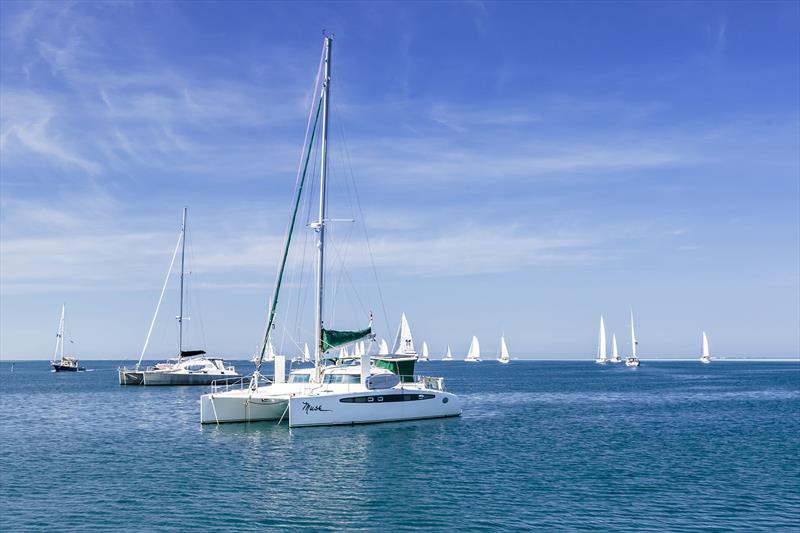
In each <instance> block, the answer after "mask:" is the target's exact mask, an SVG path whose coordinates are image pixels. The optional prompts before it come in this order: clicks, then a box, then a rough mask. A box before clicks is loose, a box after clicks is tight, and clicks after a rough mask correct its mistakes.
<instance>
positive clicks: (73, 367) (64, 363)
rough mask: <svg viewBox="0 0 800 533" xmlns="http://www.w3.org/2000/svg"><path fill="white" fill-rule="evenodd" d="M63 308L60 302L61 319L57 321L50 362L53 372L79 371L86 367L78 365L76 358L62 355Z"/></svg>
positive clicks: (64, 324) (64, 328)
mask: <svg viewBox="0 0 800 533" xmlns="http://www.w3.org/2000/svg"><path fill="white" fill-rule="evenodd" d="M65 309H66V306H65V305H64V304H62V305H61V319H60V320H59V321H58V333H56V348H55V350H53V359H52V361H50V364H51V365H52V367H53V372H81V371H83V370H86V369H85V368H83V367H82V366H79V365H78V360H77V359H76V358H74V357H69V356H66V355H64V332H65V330H66V319H65Z"/></svg>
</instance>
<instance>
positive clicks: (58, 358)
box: [12, 304, 86, 372]
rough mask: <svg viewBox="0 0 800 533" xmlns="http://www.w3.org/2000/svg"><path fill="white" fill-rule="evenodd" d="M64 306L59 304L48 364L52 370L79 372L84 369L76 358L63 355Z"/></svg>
mask: <svg viewBox="0 0 800 533" xmlns="http://www.w3.org/2000/svg"><path fill="white" fill-rule="evenodd" d="M65 307H66V306H65V305H63V304H62V305H61V319H60V320H59V321H58V333H56V349H55V350H54V351H53V360H52V361H51V362H50V364H51V365H52V366H53V372H79V371H83V370H86V369H85V368H83V367H82V366H78V360H77V359H75V358H74V357H68V356H66V355H64V330H65V323H66V322H65V319H64V310H65ZM59 354H60V355H59ZM12 370H13V366H12Z"/></svg>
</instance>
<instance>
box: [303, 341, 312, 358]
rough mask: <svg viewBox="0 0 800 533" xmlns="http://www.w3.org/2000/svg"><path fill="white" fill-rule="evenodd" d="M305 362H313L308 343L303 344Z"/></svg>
mask: <svg viewBox="0 0 800 533" xmlns="http://www.w3.org/2000/svg"><path fill="white" fill-rule="evenodd" d="M303 362H304V363H310V362H311V352H309V351H308V343H307V342H306V343H304V344H303Z"/></svg>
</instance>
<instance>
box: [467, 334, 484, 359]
mask: <svg viewBox="0 0 800 533" xmlns="http://www.w3.org/2000/svg"><path fill="white" fill-rule="evenodd" d="M480 360H481V345H480V343H478V337H475V336H474V335H473V337H472V341H471V342H470V343H469V350H467V357H466V358H465V359H464V361H466V362H468V363H478V362H480Z"/></svg>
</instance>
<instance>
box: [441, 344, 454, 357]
mask: <svg viewBox="0 0 800 533" xmlns="http://www.w3.org/2000/svg"><path fill="white" fill-rule="evenodd" d="M452 360H453V352H451V351H450V345H449V344H448V345H447V353H446V354H444V357H442V361H452Z"/></svg>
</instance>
